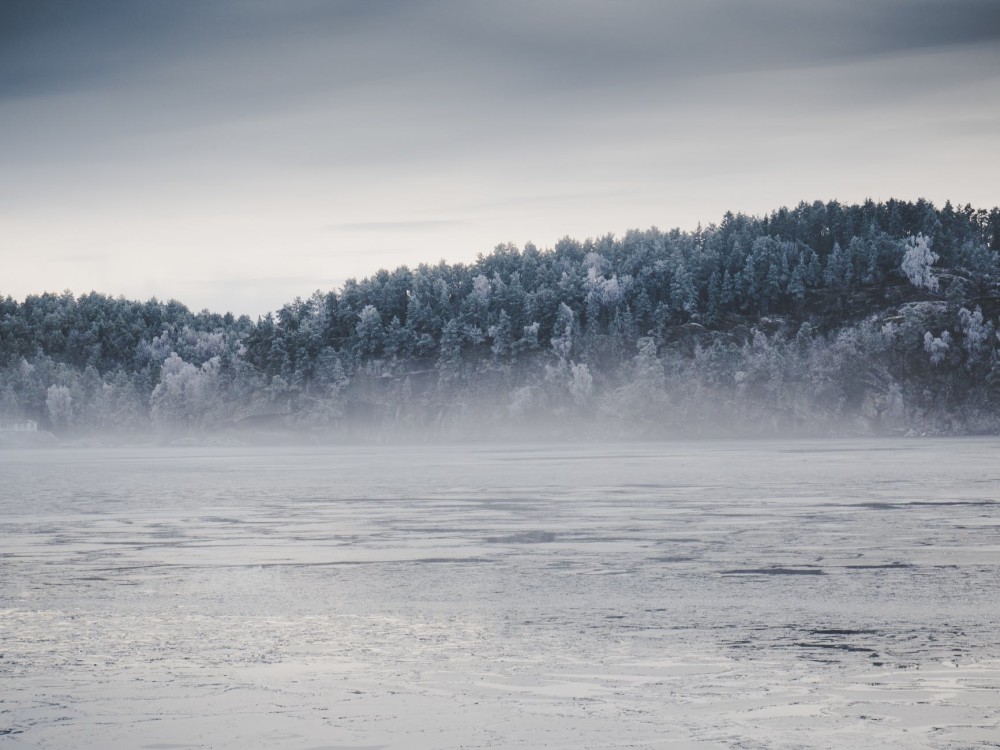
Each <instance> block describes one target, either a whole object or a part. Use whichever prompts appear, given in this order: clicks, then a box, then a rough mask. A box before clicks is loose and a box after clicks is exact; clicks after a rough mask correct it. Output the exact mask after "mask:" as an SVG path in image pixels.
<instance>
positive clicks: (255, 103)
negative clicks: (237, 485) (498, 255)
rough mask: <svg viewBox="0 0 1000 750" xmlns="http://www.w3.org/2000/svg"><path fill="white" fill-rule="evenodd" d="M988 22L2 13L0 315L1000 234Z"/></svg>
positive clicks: (763, 11)
mask: <svg viewBox="0 0 1000 750" xmlns="http://www.w3.org/2000/svg"><path fill="white" fill-rule="evenodd" d="M998 134H1000V2H998V1H997V0H938V1H936V2H929V1H927V0H823V1H818V0H816V1H810V0H766V1H763V2H761V1H758V0H699V1H698V2H691V1H688V0H685V1H684V2H679V1H676V0H608V2H593V1H591V0H572V1H571V0H530V1H528V0H496V1H494V2H477V1H476V0H454V1H452V0H441V1H433V0H427V1H422V0H406V1H402V0H330V1H327V2H319V1H318V0H281V1H279V0H271V1H268V2H264V1H263V0H220V1H218V2H196V1H195V0H187V1H185V0H90V1H89V2H79V1H78V0H63V1H57V0H3V2H0V294H11V295H13V296H14V297H18V298H20V297H23V296H24V295H25V294H29V293H36V292H41V291H62V290H63V289H70V290H72V291H73V292H75V293H77V294H79V293H84V292H87V291H90V290H92V289H93V290H97V291H101V292H105V293H108V294H113V295H119V294H122V295H125V296H127V297H131V298H142V299H145V298H147V297H150V296H153V295H155V296H157V297H159V298H161V299H169V298H176V299H179V300H181V301H182V302H184V303H185V304H188V305H189V306H191V307H192V308H194V309H201V308H204V307H207V308H210V309H212V310H217V311H220V312H222V311H225V310H231V311H233V312H236V313H248V314H251V315H254V316H256V315H258V314H262V313H264V312H266V311H268V310H271V309H276V308H277V307H279V306H280V305H281V304H282V303H283V302H287V301H290V300H291V299H292V298H293V297H295V296H299V295H301V296H307V295H309V294H310V293H312V292H313V291H314V290H316V289H318V288H319V289H329V288H333V287H336V286H339V284H340V283H342V282H343V281H344V279H346V278H349V277H352V276H353V277H359V278H360V277H363V276H367V275H369V274H371V273H373V272H375V271H376V270H378V269H379V268H383V267H384V268H394V267H396V266H398V265H400V264H404V263H405V264H408V265H411V266H412V265H416V264H418V263H420V262H432V263H433V262H436V261H438V260H439V259H442V258H444V259H446V260H448V261H469V260H473V259H475V257H476V254H477V253H480V252H483V253H488V252H489V251H490V250H491V249H492V248H493V247H494V246H495V245H496V244H498V243H500V242H515V243H517V244H518V245H522V244H523V243H525V242H526V241H529V240H530V241H533V242H535V244H537V245H539V246H540V247H547V246H551V245H552V244H553V243H554V242H555V241H556V240H558V239H559V238H560V237H563V236H565V235H571V236H573V237H577V238H580V239H583V238H586V237H588V236H595V235H600V234H605V233H607V232H614V233H618V234H620V233H622V232H624V231H625V230H627V229H629V228H647V227H649V226H653V225H656V226H659V227H661V228H664V229H666V228H671V227H674V226H680V227H682V228H693V227H694V226H695V225H696V224H697V223H699V222H701V223H703V224H708V223H712V222H717V221H718V220H719V219H720V217H721V216H722V214H723V213H724V212H725V211H726V210H733V211H744V212H749V213H763V212H768V211H770V210H772V209H774V208H777V207H779V206H781V205H795V204H796V203H798V202H799V201H800V200H809V201H811V200H816V199H820V200H829V199H837V200H840V201H842V202H854V201H860V200H863V199H865V198H866V197H872V198H875V199H885V198H890V197H898V198H903V199H916V198H918V197H926V198H929V199H930V200H933V201H934V202H935V203H938V204H941V203H943V202H944V201H945V200H946V199H949V198H950V199H951V200H952V201H953V202H955V203H961V204H965V203H972V204H973V205H977V206H984V207H991V206H994V205H997V204H1000V177H998V175H1000V135H998Z"/></svg>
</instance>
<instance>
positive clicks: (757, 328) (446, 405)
mask: <svg viewBox="0 0 1000 750" xmlns="http://www.w3.org/2000/svg"><path fill="white" fill-rule="evenodd" d="M998 249H1000V209H997V208H994V209H992V210H982V209H974V208H972V207H971V206H966V207H965V208H955V207H953V206H952V205H951V204H946V205H945V206H944V207H943V208H940V209H938V208H936V207H935V206H933V205H932V204H930V203H928V202H925V201H917V202H916V203H911V202H902V201H894V200H893V201H888V202H885V203H875V202H871V201H869V202H866V203H864V204H860V205H850V206H848V205H841V204H839V203H836V202H832V203H826V204H824V203H818V202H817V203H812V204H806V203H802V204H800V205H799V206H798V207H796V208H794V209H787V208H783V209H780V210H778V211H775V212H773V213H772V214H770V215H768V216H760V217H756V216H745V215H734V214H727V215H726V216H725V217H724V218H723V219H722V221H721V222H720V223H719V224H717V225H715V224H713V225H710V226H708V227H705V228H698V229H697V230H695V231H690V232H685V231H681V230H676V229H675V230H672V231H669V232H663V231H660V230H658V229H655V228H653V229H649V230H646V231H631V232H628V233H627V234H626V235H625V236H623V237H613V236H610V235H609V236H605V237H598V238H594V239H589V240H587V241H585V242H579V241H575V240H571V239H568V238H567V239H564V240H562V241H560V242H558V243H557V244H556V245H555V247H553V248H551V249H547V250H540V249H538V248H536V247H534V246H533V245H531V244H528V245H526V246H525V247H522V248H518V247H514V246H511V245H501V246H498V247H497V248H496V249H495V250H494V251H493V252H492V253H490V254H489V255H480V257H479V258H478V260H477V261H476V262H475V263H471V264H468V265H463V264H447V263H444V262H441V263H439V264H437V265H420V266H419V267H417V268H407V267H400V268H397V269H395V270H394V271H387V270H381V271H379V272H377V273H375V274H374V275H372V276H371V277H369V278H366V279H363V280H361V281H357V280H350V281H348V282H347V283H345V284H344V285H343V287H342V288H340V289H338V290H335V291H326V292H316V293H315V294H313V295H312V296H311V297H309V298H308V299H296V300H295V301H293V302H291V303H289V304H287V305H285V306H284V307H282V308H281V309H280V310H279V311H278V312H277V313H276V314H273V315H271V314H269V315H267V316H265V317H263V318H261V319H259V320H257V321H256V322H253V321H251V320H250V319H249V318H247V317H245V316H244V317H240V318H235V317H234V316H232V315H229V314H226V315H219V314H213V313H209V312H207V311H206V312H201V313H197V314H195V313H192V312H191V311H189V310H188V309H187V308H186V307H184V306H183V305H181V304H180V303H177V302H173V301H172V302H168V303H161V302H158V301H156V300H151V301H148V302H131V301H127V300H124V299H114V298H110V297H107V296H103V295H100V294H96V293H91V294H87V295H83V296H80V297H74V296H73V295H72V294H70V293H65V294H62V295H55V294H44V295H39V296H31V297H28V298H27V299H25V300H24V301H22V302H19V301H16V300H13V299H11V298H9V297H8V298H6V299H0V417H4V418H7V419H15V418H23V419H32V420H35V421H37V422H38V424H39V428H40V429H45V430H51V431H52V432H54V433H55V434H57V435H68V436H73V435H80V434H84V433H87V432H90V431H99V432H132V433H134V432H150V433H151V434H158V435H163V436H173V437H177V436H183V435H200V434H207V433H209V432H215V431H223V432H227V433H228V432H232V433H238V432H241V431H242V432H247V433H251V432H257V433H259V432H261V431H264V432H268V431H269V432H271V433H275V434H279V433H280V434H294V435H299V436H303V437H304V438H305V439H310V438H311V437H313V436H332V437H335V438H336V437H342V438H345V439H350V438H352V437H378V436H381V435H390V434H405V435H410V436H431V435H440V436H473V437H474V436H483V437H486V436H490V435H506V434H515V433H518V434H519V432H520V431H528V432H529V433H531V434H536V435H538V436H553V437H558V436H586V435H591V434H592V435H600V436H605V437H606V436H623V437H672V436H689V435H720V434H744V435H745V434H760V435H770V434H779V433H797V434H839V433H858V432H864V433H871V434H891V433H895V434H904V433H907V432H910V431H913V432H917V433H925V432H934V433H970V432H997V431H998V430H1000V354H998V350H1000V340H998V336H997V315H998V314H1000V291H998V290H1000V264H998V252H997V251H998Z"/></svg>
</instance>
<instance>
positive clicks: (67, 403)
mask: <svg viewBox="0 0 1000 750" xmlns="http://www.w3.org/2000/svg"><path fill="white" fill-rule="evenodd" d="M45 408H46V411H47V412H48V415H49V420H50V421H51V422H52V426H53V427H54V428H55V429H57V430H58V429H65V428H66V427H69V426H70V425H71V424H72V423H73V396H72V395H71V394H70V390H69V388H67V387H66V386H64V385H50V386H49V389H48V391H46V395H45Z"/></svg>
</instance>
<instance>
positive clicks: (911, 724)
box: [0, 439, 1000, 750]
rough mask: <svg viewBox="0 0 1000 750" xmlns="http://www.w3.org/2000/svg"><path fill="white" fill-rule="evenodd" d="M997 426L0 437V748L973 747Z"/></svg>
mask: <svg viewBox="0 0 1000 750" xmlns="http://www.w3.org/2000/svg"><path fill="white" fill-rule="evenodd" d="M998 456H1000V441H998V440H995V439H962V440H934V441H930V440H927V441H925V440H921V441H902V440H900V441H888V440H885V441H868V442H818V441H817V442H798V443H789V442H767V443H705V444H693V445H683V444H663V445H614V446H575V447H563V448H553V447H551V446H548V447H545V446H515V447H511V446H508V447H500V448H498V447H475V446H463V447H444V448H442V447H433V448H432V447H426V448H412V447H411V448H399V447H392V448H389V447H378V448H322V449H320V448H316V449H303V448H294V449H290V448H289V449H263V448H252V449H251V448H245V449H244V448H240V449H211V450H207V449H200V450H199V449H156V450H153V449H133V450H75V451H65V452H58V451H44V452H31V451H25V452H3V453H0V748H7V747H10V748H69V747H73V748H147V749H149V750H153V749H155V748H160V749H161V750H168V749H172V748H176V749H178V750H179V749H180V748H257V747H259V748H275V747H294V748H313V750H319V749H320V748H324V749H326V750H332V749H333V748H337V749H339V750H348V749H351V750H361V748H400V749H402V748H407V749H411V748H416V749H417V750H420V749H421V748H445V747H456V748H457V747H465V748H483V747H542V746H544V747H549V748H586V747H592V748H611V747H632V748H703V747H743V748H758V747H759V748H764V747H767V748H795V747H830V748H843V747H865V748H912V747H974V746H996V745H995V743H997V742H998V741H1000V728H998V721H1000V637H998V633H1000V597H998V596H997V593H996V592H997V585H998V583H1000V577H998V572H1000V567H998V565H1000V505H998V504H997V499H998V497H1000V492H998V489H1000V462H998V461H997V457H998ZM991 743H994V744H991Z"/></svg>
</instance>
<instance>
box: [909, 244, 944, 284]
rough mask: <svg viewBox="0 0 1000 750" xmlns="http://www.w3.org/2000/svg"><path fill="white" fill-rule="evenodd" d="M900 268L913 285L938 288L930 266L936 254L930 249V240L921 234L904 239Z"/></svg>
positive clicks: (936, 257)
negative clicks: (903, 251)
mask: <svg viewBox="0 0 1000 750" xmlns="http://www.w3.org/2000/svg"><path fill="white" fill-rule="evenodd" d="M905 246H906V252H905V253H904V254H903V264H902V270H903V273H904V274H906V278H907V279H909V280H910V283H911V284H913V286H915V287H919V288H922V289H928V290H930V291H932V292H936V291H937V290H938V280H937V277H936V276H935V275H934V273H933V271H932V270H931V267H932V266H933V265H934V263H935V262H937V260H938V257H939V256H938V254H937V253H935V252H933V251H932V250H931V240H930V238H929V237H925V236H924V235H922V234H918V235H917V236H916V237H908V238H907V239H906V245H905Z"/></svg>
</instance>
